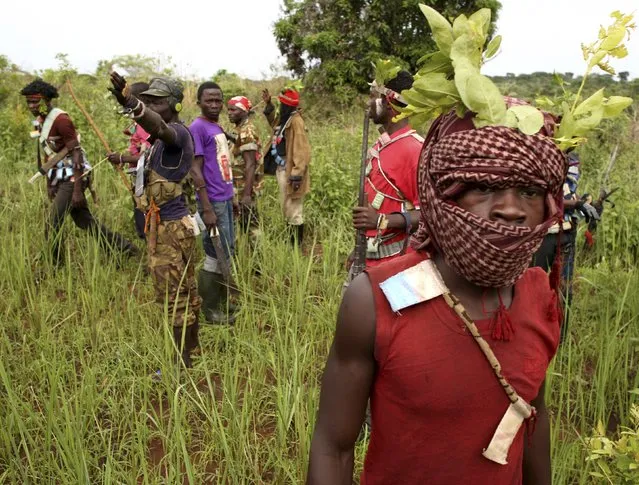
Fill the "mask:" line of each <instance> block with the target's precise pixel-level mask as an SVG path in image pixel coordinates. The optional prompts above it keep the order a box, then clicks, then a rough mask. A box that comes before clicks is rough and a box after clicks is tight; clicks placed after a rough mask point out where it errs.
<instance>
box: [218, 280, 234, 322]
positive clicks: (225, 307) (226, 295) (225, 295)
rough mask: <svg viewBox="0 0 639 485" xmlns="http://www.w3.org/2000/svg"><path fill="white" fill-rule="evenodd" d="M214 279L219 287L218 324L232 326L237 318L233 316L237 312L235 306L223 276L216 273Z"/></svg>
mask: <svg viewBox="0 0 639 485" xmlns="http://www.w3.org/2000/svg"><path fill="white" fill-rule="evenodd" d="M216 277H217V282H218V284H219V285H220V299H219V306H218V314H217V316H218V319H219V323H222V324H226V325H233V324H234V323H235V319H236V318H237V315H236V314H235V313H236V312H237V311H238V308H237V305H235V304H234V303H233V301H232V299H231V290H230V289H229V287H228V285H227V284H226V281H225V280H224V276H222V275H221V274H217V273H216Z"/></svg>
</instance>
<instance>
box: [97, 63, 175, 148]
mask: <svg viewBox="0 0 639 485" xmlns="http://www.w3.org/2000/svg"><path fill="white" fill-rule="evenodd" d="M111 84H112V85H113V88H111V89H110V91H111V93H113V95H114V96H115V98H116V99H117V100H118V103H120V105H121V106H122V107H123V108H126V109H129V110H132V112H133V117H134V118H135V121H136V122H137V123H138V124H139V125H140V126H141V127H142V128H144V131H146V132H147V133H148V134H149V135H150V137H151V138H152V139H160V140H162V141H163V142H164V143H166V144H167V145H174V144H175V143H176V140H177V133H176V132H175V130H174V129H173V128H171V127H170V126H169V125H167V124H166V123H165V122H164V120H163V119H162V117H161V116H160V115H159V114H157V113H156V112H155V111H153V110H151V109H148V107H147V106H145V105H144V103H143V102H142V101H140V100H139V99H137V98H136V97H134V96H132V95H131V94H129V93H126V91H125V89H124V88H125V87H126V79H124V78H123V77H122V76H120V75H119V74H118V73H117V72H112V73H111Z"/></svg>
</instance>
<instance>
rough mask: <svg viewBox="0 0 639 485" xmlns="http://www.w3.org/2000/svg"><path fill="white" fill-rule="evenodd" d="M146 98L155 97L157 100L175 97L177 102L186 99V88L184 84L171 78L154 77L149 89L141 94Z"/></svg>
mask: <svg viewBox="0 0 639 485" xmlns="http://www.w3.org/2000/svg"><path fill="white" fill-rule="evenodd" d="M140 94H141V95H145V96H155V97H157V98H167V97H173V98H175V100H176V102H178V103H179V102H181V101H182V99H184V88H183V86H182V83H181V82H180V81H178V80H176V79H171V78H170V77H154V78H153V79H151V84H150V85H149V89H147V90H146V91H144V92H143V93H140Z"/></svg>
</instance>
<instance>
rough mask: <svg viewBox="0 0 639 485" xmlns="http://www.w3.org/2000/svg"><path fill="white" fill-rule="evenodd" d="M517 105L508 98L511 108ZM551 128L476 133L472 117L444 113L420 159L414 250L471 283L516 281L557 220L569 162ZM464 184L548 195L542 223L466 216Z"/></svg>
mask: <svg viewBox="0 0 639 485" xmlns="http://www.w3.org/2000/svg"><path fill="white" fill-rule="evenodd" d="M522 103H523V102H522V101H519V100H516V99H512V98H507V104H508V105H509V106H512V105H516V104H522ZM554 125H555V123H554V120H553V118H552V116H551V115H549V114H546V115H545V123H544V127H543V128H542V129H541V131H540V132H539V133H538V134H536V135H532V136H529V135H524V134H523V133H521V132H520V131H518V130H515V129H512V128H506V127H504V126H487V127H484V128H475V127H474V125H473V122H472V118H471V114H470V113H469V114H468V115H467V116H466V117H464V118H459V117H457V115H456V114H455V113H449V114H447V115H443V116H440V117H439V118H438V119H437V120H435V121H434V122H433V125H432V126H431V128H430V130H429V132H428V135H427V137H426V141H425V142H424V147H423V148H422V152H421V155H420V162H419V171H418V189H419V200H420V207H421V220H420V225H419V229H418V230H417V232H416V233H415V235H414V237H413V241H412V243H413V246H414V247H416V248H420V249H426V250H427V251H429V252H431V253H436V252H440V253H441V254H442V256H443V257H444V260H445V261H446V263H447V264H448V265H450V266H451V267H452V268H453V269H454V270H455V271H456V272H457V273H458V274H459V275H461V276H463V277H464V278H466V279H467V280H468V281H470V282H471V283H474V284H476V285H479V286H485V287H495V288H500V287H504V286H509V285H512V284H514V283H515V281H517V280H518V279H519V277H521V275H522V274H523V273H524V271H525V270H526V268H527V267H528V266H529V265H530V261H531V258H532V255H533V254H534V252H535V251H536V250H537V249H538V248H539V246H540V245H541V242H542V239H543V238H544V236H545V235H546V233H547V231H548V228H549V227H550V226H551V225H552V224H554V223H555V222H558V221H559V220H560V219H561V217H562V209H563V194H562V187H563V183H564V179H565V176H566V171H567V162H566V157H565V155H564V153H562V152H561V151H560V150H559V148H557V146H556V145H555V143H554V142H553V140H552V139H551V138H550V137H551V136H552V135H553V132H554ZM467 184H482V185H486V186H489V187H493V188H496V189H503V188H507V187H514V186H539V187H542V188H544V189H546V194H547V195H546V204H545V206H546V210H545V218H544V222H543V223H542V224H540V225H539V226H537V227H535V228H529V227H520V226H513V225H508V224H503V223H500V222H497V221H490V220H487V219H484V218H481V217H478V216H476V215H474V214H471V213H470V212H468V211H466V210H464V209H462V208H461V207H459V205H457V204H456V203H455V199H456V198H457V197H458V196H459V195H460V194H461V193H462V192H463V191H464V190H465V189H466V187H467Z"/></svg>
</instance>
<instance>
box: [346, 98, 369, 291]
mask: <svg viewBox="0 0 639 485" xmlns="http://www.w3.org/2000/svg"><path fill="white" fill-rule="evenodd" d="M369 124H370V118H369V116H368V110H366V113H365V114H364V127H363V132H362V154H361V157H362V158H361V165H360V168H359V196H358V199H357V204H358V206H359V207H365V206H366V203H367V200H366V191H365V188H366V185H365V184H366V165H367V164H368V127H369ZM365 269H366V231H365V230H363V229H358V230H357V235H356V237H355V260H354V261H353V266H352V267H351V272H350V274H351V280H352V279H353V278H355V277H356V276H357V275H358V274H360V273H362V272H363V271H364V270H365Z"/></svg>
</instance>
